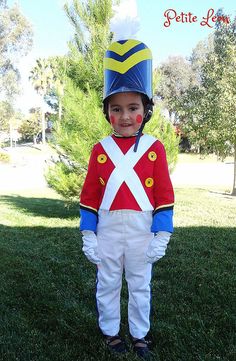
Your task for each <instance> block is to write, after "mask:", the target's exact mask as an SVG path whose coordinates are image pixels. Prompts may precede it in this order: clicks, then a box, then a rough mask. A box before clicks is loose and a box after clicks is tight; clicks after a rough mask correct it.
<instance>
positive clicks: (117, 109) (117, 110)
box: [112, 108, 120, 113]
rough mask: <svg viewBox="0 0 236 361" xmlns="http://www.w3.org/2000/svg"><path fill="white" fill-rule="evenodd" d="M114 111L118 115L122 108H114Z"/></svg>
mask: <svg viewBox="0 0 236 361" xmlns="http://www.w3.org/2000/svg"><path fill="white" fill-rule="evenodd" d="M112 111H113V112H116V113H117V112H119V111H120V108H112Z"/></svg>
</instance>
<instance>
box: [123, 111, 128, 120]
mask: <svg viewBox="0 0 236 361" xmlns="http://www.w3.org/2000/svg"><path fill="white" fill-rule="evenodd" d="M122 119H124V120H126V119H129V112H128V111H127V110H123V112H122Z"/></svg>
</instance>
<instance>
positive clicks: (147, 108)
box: [103, 93, 153, 123]
mask: <svg viewBox="0 0 236 361" xmlns="http://www.w3.org/2000/svg"><path fill="white" fill-rule="evenodd" d="M136 94H139V95H140V96H141V100H142V103H143V107H144V120H145V123H146V122H148V120H149V119H150V118H151V115H152V111H153V102H152V101H150V99H149V98H148V96H147V95H145V94H142V93H136ZM111 97H112V95H110V96H109V97H107V98H106V99H105V100H104V101H103V113H104V115H105V117H106V120H107V121H108V122H109V123H110V119H109V114H108V105H109V100H110V98H111ZM147 117H148V119H147ZM145 118H146V119H145Z"/></svg>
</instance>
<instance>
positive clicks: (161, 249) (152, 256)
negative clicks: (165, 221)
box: [146, 231, 171, 263]
mask: <svg viewBox="0 0 236 361" xmlns="http://www.w3.org/2000/svg"><path fill="white" fill-rule="evenodd" d="M170 236H171V233H170V232H164V231H160V232H158V233H157V234H156V236H154V237H153V239H152V240H151V242H150V244H149V247H148V250H147V253H146V257H147V258H146V260H147V262H148V263H154V262H156V261H158V260H159V259H161V258H162V257H163V256H165V253H166V248H167V244H168V242H169V240H170Z"/></svg>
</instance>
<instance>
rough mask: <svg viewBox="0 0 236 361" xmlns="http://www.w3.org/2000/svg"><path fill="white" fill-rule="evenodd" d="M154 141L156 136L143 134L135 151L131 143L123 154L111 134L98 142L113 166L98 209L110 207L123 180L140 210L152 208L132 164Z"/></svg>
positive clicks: (136, 161)
mask: <svg viewBox="0 0 236 361" xmlns="http://www.w3.org/2000/svg"><path fill="white" fill-rule="evenodd" d="M155 141H156V138H154V137H152V136H150V135H146V134H144V135H143V136H142V137H141V138H140V142H139V146H138V149H137V152H134V151H133V145H132V146H131V148H130V149H129V150H128V152H127V153H126V154H123V152H122V151H121V149H120V148H119V146H118V145H117V144H116V142H115V141H114V139H113V138H112V137H111V136H109V137H106V138H105V139H103V140H102V141H101V142H100V143H101V144H102V146H103V148H104V150H105V152H106V153H107V155H108V156H109V158H110V159H111V161H112V163H113V164H114V166H115V168H114V170H113V171H112V173H111V175H110V177H109V179H108V182H107V184H106V189H105V192H104V195H103V199H102V203H101V205H100V209H104V210H109V209H110V207H111V205H112V202H113V200H114V199H115V196H116V194H117V192H118V190H119V188H120V186H121V184H122V183H123V182H125V183H126V185H127V186H128V187H129V189H130V191H131V193H132V194H133V196H134V198H135V199H136V201H137V203H138V205H139V206H140V208H141V209H142V211H150V210H153V206H152V204H151V202H150V201H149V198H148V196H147V193H146V192H145V189H144V188H143V185H142V183H141V181H140V179H139V177H138V175H137V173H136V172H135V170H134V166H135V165H136V164H137V163H138V161H139V160H140V159H141V157H142V156H143V155H144V153H145V152H146V151H147V150H148V149H149V148H150V147H151V145H152V144H153V143H154V142H155Z"/></svg>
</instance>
